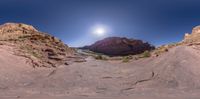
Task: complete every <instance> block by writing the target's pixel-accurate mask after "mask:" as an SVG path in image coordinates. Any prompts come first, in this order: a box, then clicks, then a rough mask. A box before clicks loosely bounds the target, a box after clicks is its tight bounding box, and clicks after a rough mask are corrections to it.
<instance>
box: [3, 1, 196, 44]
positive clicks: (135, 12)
mask: <svg viewBox="0 0 200 99" xmlns="http://www.w3.org/2000/svg"><path fill="white" fill-rule="evenodd" d="M199 4H200V1H199V0H1V1H0V23H1V24H4V23H6V22H16V23H25V24H29V25H33V26H34V27H36V28H37V29H38V30H40V31H42V32H46V33H49V34H51V35H53V36H56V37H58V38H60V39H61V40H62V41H63V42H65V43H66V44H67V45H69V46H71V47H79V46H84V45H89V44H92V43H94V42H95V41H97V40H100V39H103V38H105V37H111V36H120V37H128V38H134V39H141V40H144V41H145V42H149V43H151V44H153V45H156V46H159V45H162V44H168V43H174V42H179V41H181V40H182V39H183V37H184V34H185V33H188V32H189V33H190V32H191V30H192V28H193V27H195V26H197V25H200V6H199ZM97 28H103V29H104V32H105V34H104V35H97V34H95V33H94V31H95V30H97Z"/></svg>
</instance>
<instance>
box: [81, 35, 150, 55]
mask: <svg viewBox="0 0 200 99" xmlns="http://www.w3.org/2000/svg"><path fill="white" fill-rule="evenodd" d="M83 48H85V49H89V50H91V51H94V52H98V53H103V54H106V55H110V56H120V55H129V54H140V53H143V52H144V51H146V50H152V49H154V46H152V45H150V44H149V43H144V42H143V41H141V40H135V39H128V38H125V37H123V38H122V37H108V38H105V39H103V40H100V41H97V42H95V43H94V44H92V45H90V46H85V47H83Z"/></svg>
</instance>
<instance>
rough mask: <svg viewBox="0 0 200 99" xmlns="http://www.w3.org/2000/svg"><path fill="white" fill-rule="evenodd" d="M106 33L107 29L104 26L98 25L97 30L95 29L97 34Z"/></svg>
mask: <svg viewBox="0 0 200 99" xmlns="http://www.w3.org/2000/svg"><path fill="white" fill-rule="evenodd" d="M105 33H106V29H105V28H103V27H97V28H96V29H95V30H94V34H95V35H97V36H104V35H105Z"/></svg>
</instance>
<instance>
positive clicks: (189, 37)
mask: <svg viewBox="0 0 200 99" xmlns="http://www.w3.org/2000/svg"><path fill="white" fill-rule="evenodd" d="M183 42H185V43H195V42H196V43H197V42H200V26H196V27H195V28H193V30H192V33H191V34H190V33H186V34H185V37H184V40H183Z"/></svg>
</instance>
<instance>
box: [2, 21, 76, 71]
mask: <svg viewBox="0 0 200 99" xmlns="http://www.w3.org/2000/svg"><path fill="white" fill-rule="evenodd" d="M0 43H2V44H7V45H12V46H13V47H14V49H16V52H15V54H16V55H19V56H23V57H26V58H28V59H30V60H31V63H32V64H33V66H34V67H56V66H58V65H60V64H65V62H66V60H67V59H66V58H67V56H72V55H73V54H74V50H73V49H71V48H70V47H68V46H67V45H65V44H64V43H63V42H62V41H61V40H59V39H58V38H56V37H54V36H51V35H49V34H47V33H43V32H40V31H38V30H36V29H35V28H34V27H33V26H30V25H26V24H22V23H6V24H3V25H0Z"/></svg>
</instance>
